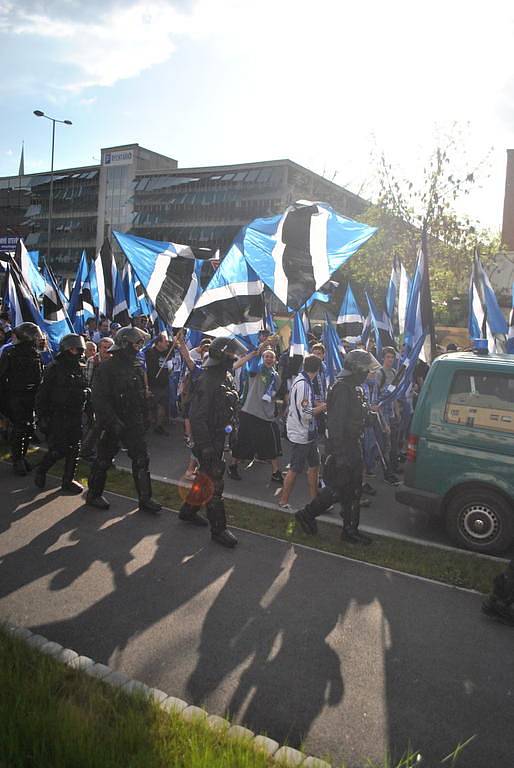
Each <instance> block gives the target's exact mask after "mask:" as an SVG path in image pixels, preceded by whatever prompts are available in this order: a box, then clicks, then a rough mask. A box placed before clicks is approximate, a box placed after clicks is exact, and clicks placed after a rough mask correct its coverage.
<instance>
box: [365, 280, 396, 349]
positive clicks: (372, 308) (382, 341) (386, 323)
mask: <svg viewBox="0 0 514 768" xmlns="http://www.w3.org/2000/svg"><path fill="white" fill-rule="evenodd" d="M366 299H367V302H368V307H369V314H370V318H371V328H372V330H373V332H374V334H375V344H376V347H377V357H378V358H379V359H382V349H383V348H384V347H395V346H396V344H395V341H394V338H393V329H392V328H391V321H390V319H389V316H388V314H387V312H386V311H385V310H382V312H379V311H378V310H377V307H376V305H375V302H374V301H373V299H372V298H371V296H369V294H368V293H366Z"/></svg>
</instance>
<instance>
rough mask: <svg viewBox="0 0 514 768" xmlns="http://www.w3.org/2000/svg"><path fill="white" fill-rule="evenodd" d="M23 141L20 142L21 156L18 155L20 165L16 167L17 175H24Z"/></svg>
mask: <svg viewBox="0 0 514 768" xmlns="http://www.w3.org/2000/svg"><path fill="white" fill-rule="evenodd" d="M24 154H25V143H24V142H22V144H21V157H20V167H19V168H18V176H25V158H24Z"/></svg>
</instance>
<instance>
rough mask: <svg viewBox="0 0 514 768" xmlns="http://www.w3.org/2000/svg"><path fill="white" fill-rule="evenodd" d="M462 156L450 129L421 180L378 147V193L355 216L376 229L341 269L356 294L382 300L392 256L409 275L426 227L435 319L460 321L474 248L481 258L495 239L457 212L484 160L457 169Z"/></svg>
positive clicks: (494, 248)
mask: <svg viewBox="0 0 514 768" xmlns="http://www.w3.org/2000/svg"><path fill="white" fill-rule="evenodd" d="M462 155H463V150H462V142H461V136H460V134H459V133H457V132H455V133H454V135H453V136H450V137H447V138H446V139H445V141H443V142H440V143H439V145H438V146H436V148H435V149H434V151H433V152H432V154H431V155H430V157H429V159H428V162H427V163H426V165H425V168H424V169H423V175H422V178H421V181H420V183H419V185H418V184H415V183H414V181H412V180H410V179H405V178H401V177H400V176H399V174H398V173H397V172H396V171H395V169H394V168H393V167H392V165H391V164H390V163H388V162H387V160H386V158H385V156H384V154H383V153H382V154H381V155H380V156H379V157H378V160H377V165H378V182H379V191H378V197H377V200H376V203H374V204H372V205H370V206H369V208H368V209H367V210H366V211H365V212H364V214H363V215H362V216H360V219H361V220H363V221H365V222H366V223H367V224H370V225H372V226H375V227H378V232H377V234H376V235H375V236H374V237H373V238H371V240H369V241H368V243H366V245H365V246H364V247H363V248H362V249H361V251H360V252H359V257H358V258H355V259H352V260H351V262H350V263H349V265H348V266H347V267H345V268H344V272H343V274H341V275H340V277H344V278H347V279H349V280H351V281H352V285H354V286H355V289H356V291H357V294H358V295H359V298H361V300H362V297H363V292H364V291H365V290H367V291H369V292H370V293H371V294H372V295H373V298H374V299H375V301H376V302H377V303H379V305H382V302H383V300H384V294H385V291H386V289H387V284H388V280H389V275H390V273H391V266H392V263H393V259H394V256H398V257H399V258H400V259H401V261H402V262H403V264H404V265H405V267H406V269H407V271H408V273H409V274H410V275H412V272H413V269H414V264H415V261H416V256H417V253H418V250H419V248H420V246H421V239H422V234H423V232H425V233H426V236H427V242H428V250H429V263H430V280H431V289H432V300H433V307H434V316H435V320H436V322H438V323H440V324H465V318H466V314H467V300H466V296H467V288H468V283H469V277H470V273H471V265H472V260H473V252H474V249H475V247H477V246H478V247H479V248H480V253H481V256H482V259H483V261H484V262H485V263H486V264H487V262H488V261H490V260H491V259H493V258H494V254H496V253H497V252H498V251H499V249H500V238H499V235H494V234H493V233H491V232H489V231H486V230H479V229H478V228H477V225H476V222H474V221H472V220H471V219H470V218H469V217H466V216H463V215H460V214H459V213H457V211H456V203H457V201H459V202H460V200H461V199H462V198H464V197H465V196H467V195H469V193H470V191H471V190H472V188H473V186H474V185H475V184H476V183H477V178H478V175H479V171H480V169H481V167H482V165H483V163H482V164H481V165H480V166H479V167H478V168H474V169H473V170H466V171H464V172H462V171H460V172H457V170H456V168H457V166H460V165H462V160H463V157H462ZM459 208H460V206H459Z"/></svg>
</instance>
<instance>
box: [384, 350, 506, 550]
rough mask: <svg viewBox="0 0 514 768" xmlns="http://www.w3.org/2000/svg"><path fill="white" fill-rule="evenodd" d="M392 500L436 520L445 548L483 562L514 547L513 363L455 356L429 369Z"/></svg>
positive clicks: (443, 358)
mask: <svg viewBox="0 0 514 768" xmlns="http://www.w3.org/2000/svg"><path fill="white" fill-rule="evenodd" d="M404 466H405V475H404V483H403V485H402V486H400V487H399V488H398V490H397V492H396V499H397V500H398V501H399V502H401V503H402V504H407V505H408V506H410V507H414V508H416V509H422V510H424V511H426V512H429V513H434V514H437V513H439V514H441V515H442V516H443V518H444V520H445V523H446V530H447V532H448V534H449V536H450V538H451V540H452V541H453V542H454V543H455V544H457V545H458V546H460V547H465V548H466V549H471V550H474V551H476V552H486V553H489V554H492V553H496V552H503V551H504V550H505V549H507V548H508V547H509V546H510V545H511V544H512V542H513V540H514V357H513V356H511V355H484V356H481V355H477V354H474V353H472V352H459V353H454V354H447V355H442V356H441V357H439V358H437V359H436V360H435V361H434V363H433V364H432V366H431V368H430V371H429V373H428V376H427V378H426V381H425V383H424V385H423V388H422V390H421V393H420V396H419V399H418V403H417V405H416V410H415V412H414V416H413V419H412V425H411V434H410V435H409V439H408V446H407V462H406V464H405V465H404Z"/></svg>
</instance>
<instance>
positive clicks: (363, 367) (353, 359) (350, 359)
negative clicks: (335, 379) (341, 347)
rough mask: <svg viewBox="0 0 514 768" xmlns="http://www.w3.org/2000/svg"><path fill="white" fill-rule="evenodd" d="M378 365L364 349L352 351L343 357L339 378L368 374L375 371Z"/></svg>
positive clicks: (374, 358)
mask: <svg viewBox="0 0 514 768" xmlns="http://www.w3.org/2000/svg"><path fill="white" fill-rule="evenodd" d="M379 368H380V363H379V362H378V360H377V359H376V357H374V356H373V355H372V354H371V352H366V350H365V349H352V350H351V352H348V354H346V355H345V358H344V363H343V371H342V373H341V376H352V375H353V374H356V373H357V374H364V373H365V374H368V373H369V372H370V371H377V370H378V369H379Z"/></svg>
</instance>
